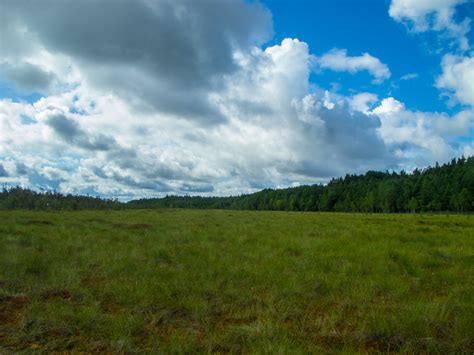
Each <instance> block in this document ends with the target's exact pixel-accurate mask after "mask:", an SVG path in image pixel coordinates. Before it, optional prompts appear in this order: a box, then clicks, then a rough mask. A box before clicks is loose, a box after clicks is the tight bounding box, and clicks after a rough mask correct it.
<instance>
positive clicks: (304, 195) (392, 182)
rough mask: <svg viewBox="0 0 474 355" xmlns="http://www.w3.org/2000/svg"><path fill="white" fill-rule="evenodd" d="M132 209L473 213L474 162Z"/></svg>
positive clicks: (147, 202) (143, 203)
mask: <svg viewBox="0 0 474 355" xmlns="http://www.w3.org/2000/svg"><path fill="white" fill-rule="evenodd" d="M127 205H128V206H129V207H134V208H201V209H237V210H274V211H337V212H386V213H389V212H402V213H403V212H427V211H432V212H437V211H438V212H439V211H453V212H470V211H474V157H470V158H468V159H466V158H464V157H462V158H459V159H457V160H456V159H453V160H452V161H451V162H449V163H447V164H445V165H443V166H439V165H438V164H436V166H435V167H428V168H426V169H423V170H418V169H415V170H414V171H413V173H412V174H407V173H406V172H404V171H401V172H400V173H395V172H392V173H390V172H385V173H384V172H375V171H369V172H367V173H366V174H365V175H346V176H345V177H344V178H337V179H332V180H331V181H330V182H329V183H328V184H327V185H326V186H323V185H313V186H300V187H293V188H287V189H278V190H273V189H266V190H262V191H260V192H256V193H254V194H249V195H241V196H231V197H199V196H166V197H164V198H156V199H141V200H134V201H130V202H129V203H128V204H127Z"/></svg>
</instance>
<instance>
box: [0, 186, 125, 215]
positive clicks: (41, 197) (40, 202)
mask: <svg viewBox="0 0 474 355" xmlns="http://www.w3.org/2000/svg"><path fill="white" fill-rule="evenodd" d="M123 206H124V204H122V203H120V202H118V201H116V200H106V199H101V198H99V197H91V196H77V195H62V194H60V193H57V192H42V193H40V192H35V191H32V190H29V189H25V188H22V187H19V186H16V187H11V188H6V187H4V188H3V189H2V191H1V192H0V209H28V210H96V209H101V210H103V209H118V208H122V207H123Z"/></svg>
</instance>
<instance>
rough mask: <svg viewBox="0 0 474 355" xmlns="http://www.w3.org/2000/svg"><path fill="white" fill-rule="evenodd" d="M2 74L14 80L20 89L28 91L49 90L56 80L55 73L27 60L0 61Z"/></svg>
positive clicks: (0, 72) (0, 73)
mask: <svg viewBox="0 0 474 355" xmlns="http://www.w3.org/2000/svg"><path fill="white" fill-rule="evenodd" d="M0 75H2V76H4V77H5V78H6V79H7V80H9V81H12V82H13V83H14V85H15V86H16V87H17V89H19V90H20V91H26V92H48V91H49V90H50V88H51V86H52V84H53V82H54V81H55V75H54V74H53V73H51V72H49V71H47V70H44V69H43V68H41V67H40V66H37V65H34V64H30V63H27V62H23V63H17V64H11V63H8V62H3V63H0Z"/></svg>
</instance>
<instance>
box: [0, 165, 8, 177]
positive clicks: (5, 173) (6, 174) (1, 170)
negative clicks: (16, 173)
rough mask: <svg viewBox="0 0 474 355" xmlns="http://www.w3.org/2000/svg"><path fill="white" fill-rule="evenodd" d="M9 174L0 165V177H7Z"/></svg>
mask: <svg viewBox="0 0 474 355" xmlns="http://www.w3.org/2000/svg"><path fill="white" fill-rule="evenodd" d="M8 176H10V174H8V172H7V171H6V170H5V168H4V167H3V164H1V163H0V177H8Z"/></svg>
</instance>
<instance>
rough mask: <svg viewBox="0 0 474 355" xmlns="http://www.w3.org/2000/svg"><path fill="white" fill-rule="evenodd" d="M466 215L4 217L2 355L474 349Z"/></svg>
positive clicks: (472, 263) (472, 261) (470, 232)
mask: <svg viewBox="0 0 474 355" xmlns="http://www.w3.org/2000/svg"><path fill="white" fill-rule="evenodd" d="M473 329H474V217H470V216H453V215H451V216H444V215H441V216H427V215H426V216H422V215H364V214H322V213H285V212H236V211H222V210H221V211H201V210H133V211H115V212H114V211H104V212H97V211H95V212H25V211H3V212H0V353H10V352H17V351H22V350H23V351H64V350H69V351H72V350H74V351H96V352H100V351H112V352H128V351H150V352H157V351H162V352H178V353H180V352H196V351H198V352H280V353H286V352H290V351H292V352H326V353H327V352H357V351H359V352H370V351H401V352H405V351H408V352H411V351H416V352H421V351H430V352H443V353H446V352H470V351H472V350H473V349H474V332H473Z"/></svg>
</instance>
